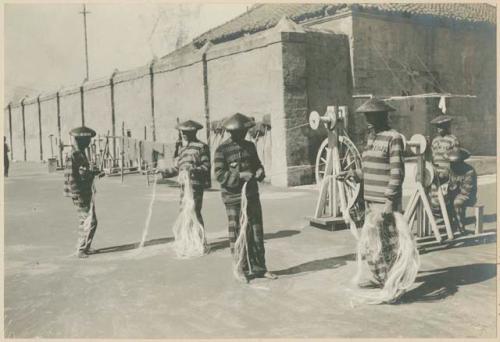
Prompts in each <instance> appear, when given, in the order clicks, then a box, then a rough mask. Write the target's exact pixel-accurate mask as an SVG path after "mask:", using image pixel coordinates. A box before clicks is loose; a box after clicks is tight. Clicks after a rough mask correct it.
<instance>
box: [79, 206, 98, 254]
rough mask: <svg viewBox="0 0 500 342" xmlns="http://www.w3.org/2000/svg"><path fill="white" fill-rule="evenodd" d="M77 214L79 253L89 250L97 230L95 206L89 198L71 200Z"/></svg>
mask: <svg viewBox="0 0 500 342" xmlns="http://www.w3.org/2000/svg"><path fill="white" fill-rule="evenodd" d="M73 203H74V204H75V206H76V208H77V212H78V219H79V225H78V246H77V249H78V251H79V252H86V251H88V250H89V248H90V245H91V244H92V240H93V239H94V234H95V231H96V229H97V216H96V211H95V205H94V203H92V199H91V198H78V199H75V200H73Z"/></svg>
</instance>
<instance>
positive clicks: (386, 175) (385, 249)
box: [337, 99, 404, 287]
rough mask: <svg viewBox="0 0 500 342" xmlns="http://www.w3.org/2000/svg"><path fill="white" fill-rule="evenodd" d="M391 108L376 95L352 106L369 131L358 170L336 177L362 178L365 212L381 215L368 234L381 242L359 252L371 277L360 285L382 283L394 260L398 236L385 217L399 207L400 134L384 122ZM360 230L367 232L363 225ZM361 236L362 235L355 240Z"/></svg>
mask: <svg viewBox="0 0 500 342" xmlns="http://www.w3.org/2000/svg"><path fill="white" fill-rule="evenodd" d="M394 110H395V109H394V108H392V107H391V106H389V105H387V104H386V103H384V102H383V101H380V100H377V99H371V100H369V101H367V102H365V103H364V104H363V105H361V107H359V108H358V109H357V110H356V112H358V113H364V114H365V118H366V121H367V123H368V129H369V130H371V131H372V133H371V134H370V135H369V137H368V139H367V144H366V147H365V149H364V152H363V155H362V159H363V161H362V171H360V170H356V171H355V170H352V171H349V172H348V173H346V174H340V175H339V176H338V177H337V179H339V180H343V178H344V177H346V176H347V177H353V178H357V179H358V180H359V181H363V189H364V190H363V191H364V193H363V196H364V200H365V205H366V209H367V211H366V214H368V213H370V212H372V213H375V214H380V215H381V216H382V217H383V218H384V224H383V226H382V227H381V229H380V231H378V235H377V237H372V238H371V240H372V242H373V244H374V245H381V249H380V251H379V252H376V251H370V252H368V253H365V254H364V255H363V258H364V259H365V260H366V262H367V264H368V266H369V267H370V271H371V273H372V276H373V277H372V278H373V279H370V280H368V281H367V282H361V283H360V284H358V285H359V286H361V287H365V286H383V285H384V283H385V281H386V278H387V274H388V272H389V270H390V269H391V267H392V265H393V264H394V262H395V260H396V251H397V248H398V243H399V236H398V232H397V229H396V227H395V224H394V222H391V221H390V220H388V218H389V217H390V216H391V214H392V213H393V212H395V211H401V199H402V186H403V180H404V160H403V152H404V147H403V139H402V136H401V134H400V133H398V132H397V131H395V130H394V129H391V128H390V127H389V124H388V113H389V112H390V111H394ZM361 234H368V232H366V231H365V229H363V230H362V233H361ZM363 238H364V236H363V235H362V237H361V238H360V240H359V241H361V240H362V239H363ZM373 239H375V240H377V241H375V240H373ZM378 239H380V241H378ZM359 241H358V243H359Z"/></svg>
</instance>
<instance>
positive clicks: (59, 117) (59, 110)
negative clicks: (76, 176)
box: [56, 92, 63, 167]
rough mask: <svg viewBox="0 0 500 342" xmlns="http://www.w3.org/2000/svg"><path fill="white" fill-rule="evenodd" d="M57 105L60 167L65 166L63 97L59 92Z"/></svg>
mask: <svg viewBox="0 0 500 342" xmlns="http://www.w3.org/2000/svg"><path fill="white" fill-rule="evenodd" d="M56 104H57V135H58V137H59V144H58V148H59V162H60V166H61V167H62V166H63V143H62V139H61V97H60V95H59V92H57V93H56Z"/></svg>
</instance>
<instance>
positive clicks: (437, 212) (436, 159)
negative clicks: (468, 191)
mask: <svg viewBox="0 0 500 342" xmlns="http://www.w3.org/2000/svg"><path fill="white" fill-rule="evenodd" d="M457 147H459V142H458V139H457V137H455V136H454V135H452V134H448V135H445V136H440V135H438V136H436V137H435V138H434V139H433V140H432V144H431V151H432V162H433V164H434V168H435V171H436V177H435V178H434V181H433V182H432V184H431V188H430V194H429V198H430V204H431V208H432V212H433V215H434V216H435V217H436V218H442V216H443V215H442V212H441V206H440V205H439V198H438V187H440V186H441V185H442V184H444V183H446V182H448V181H449V177H450V162H449V161H448V159H447V154H448V153H449V152H451V151H452V150H453V149H454V148H457Z"/></svg>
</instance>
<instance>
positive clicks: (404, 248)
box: [354, 212, 420, 304]
mask: <svg viewBox="0 0 500 342" xmlns="http://www.w3.org/2000/svg"><path fill="white" fill-rule="evenodd" d="M388 224H393V225H395V227H396V231H397V244H396V246H395V247H394V248H395V250H394V251H393V256H394V257H393V258H392V262H391V263H390V264H389V267H390V268H389V270H388V272H387V275H386V277H385V282H384V284H383V287H382V288H381V289H380V290H373V291H362V292H363V293H359V294H358V295H359V300H360V301H361V302H363V303H365V304H382V303H392V302H394V301H396V300H397V299H398V298H399V297H400V296H401V295H402V294H403V293H404V292H405V291H406V290H408V289H409V288H410V287H411V286H412V284H413V283H414V282H415V278H416V277H417V273H418V269H419V267H420V257H419V254H418V250H417V245H416V242H415V238H414V237H413V235H412V234H411V229H410V227H409V226H408V223H407V222H406V220H405V219H404V217H403V215H401V214H400V213H398V212H394V213H393V214H392V216H391V217H389V219H388V220H384V219H383V218H382V215H381V214H380V213H375V212H370V213H368V214H367V216H366V220H365V224H364V226H363V228H362V231H361V237H360V239H359V241H358V248H357V274H356V276H355V278H354V281H355V282H356V283H358V282H359V280H360V277H361V274H362V273H363V264H365V263H364V262H363V258H366V257H367V256H368V257H369V258H370V259H371V260H374V259H377V258H378V257H380V256H383V254H384V253H391V251H384V250H383V248H382V240H381V237H382V236H383V234H384V232H383V231H382V230H383V229H387V228H386V227H384V225H388Z"/></svg>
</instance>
